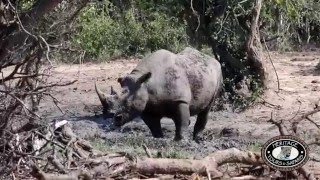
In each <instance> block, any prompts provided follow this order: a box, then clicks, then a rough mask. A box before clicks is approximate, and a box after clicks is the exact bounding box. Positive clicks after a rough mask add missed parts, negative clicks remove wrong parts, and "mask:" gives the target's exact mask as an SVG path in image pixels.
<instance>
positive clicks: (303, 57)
mask: <svg viewBox="0 0 320 180" xmlns="http://www.w3.org/2000/svg"><path fill="white" fill-rule="evenodd" d="M271 57H272V59H273V63H274V65H275V68H276V70H277V73H278V75H279V80H280V89H281V90H280V92H279V93H276V90H277V86H276V84H277V83H276V79H274V80H273V82H270V83H271V86H272V87H271V88H270V89H268V90H266V92H265V94H264V95H263V96H262V97H261V98H260V99H259V101H260V102H263V101H264V102H265V103H264V104H263V103H256V105H255V106H253V107H251V108H249V109H248V110H246V111H244V112H241V113H235V112H231V111H227V110H224V111H219V112H211V114H210V120H209V122H208V125H207V126H206V130H205V132H204V135H203V141H202V142H201V143H199V144H197V143H195V142H193V141H192V140H186V141H182V142H179V143H177V142H173V136H174V125H173V122H172V120H170V119H164V120H163V121H162V125H163V129H164V132H165V138H163V139H154V138H152V137H151V133H150V132H149V130H148V129H147V127H146V125H145V124H144V123H143V122H141V120H139V119H137V120H136V121H134V122H132V123H129V124H127V125H125V126H124V127H123V128H122V129H121V130H111V129H110V126H109V125H110V120H109V119H103V118H102V117H101V116H100V114H101V111H100V110H99V107H100V102H99V100H98V97H97V95H96V93H95V90H94V81H95V80H97V82H98V84H99V86H100V87H101V89H103V90H105V91H106V93H109V92H110V86H113V87H114V88H115V89H119V87H120V86H119V85H118V83H117V81H116V80H117V78H118V77H120V76H123V75H125V74H127V73H129V72H130V71H131V70H132V69H133V68H134V67H135V65H136V63H137V62H138V60H117V61H112V62H110V63H101V64H81V65H58V66H57V67H56V68H55V69H54V72H53V77H52V81H60V80H62V81H67V80H74V79H76V80H78V81H77V82H76V83H75V84H73V85H71V86H68V87H59V88H57V89H55V92H54V93H53V95H54V96H55V97H56V98H57V99H58V100H59V101H60V103H59V107H60V108H61V109H62V110H63V111H64V112H61V111H59V109H58V108H57V107H56V106H55V105H54V104H53V103H52V102H50V101H49V100H48V101H45V102H43V103H42V104H41V107H40V111H41V114H42V115H43V116H44V117H46V119H47V120H48V121H52V120H63V119H65V120H68V121H70V122H71V123H72V125H73V129H74V130H75V132H76V133H77V134H78V135H79V136H81V137H83V138H86V139H89V140H91V142H92V143H93V144H94V145H95V146H96V147H97V148H99V149H102V150H114V151H127V152H131V153H137V154H141V153H143V150H142V148H141V147H142V144H146V145H147V146H148V147H149V148H150V149H151V151H152V152H153V153H155V154H157V155H160V154H162V156H166V157H189V158H194V157H195V158H198V157H203V156H206V155H208V154H209V153H211V152H213V151H215V150H217V149H225V148H229V147H237V148H241V149H250V150H253V151H259V147H260V145H261V144H263V143H264V142H266V141H267V140H268V139H269V138H271V137H273V136H276V135H278V134H279V133H278V130H277V128H276V127H275V126H274V125H271V124H270V123H268V122H267V121H268V120H269V119H270V116H271V112H273V118H274V119H276V120H280V119H283V120H289V119H291V118H293V117H294V116H295V115H297V113H299V114H300V113H304V112H306V111H310V110H312V109H313V107H314V104H315V103H317V102H319V101H320V70H317V69H316V65H317V64H318V63H319V61H320V51H310V52H291V53H282V54H281V53H276V52H272V53H271ZM269 73H270V74H271V75H272V76H273V75H274V70H273V69H269ZM299 101H300V102H299ZM270 104H272V105H270ZM300 104H301V105H300ZM274 105H275V106H278V108H276V107H275V106H274ZM312 118H313V119H314V120H315V121H316V122H317V123H318V124H320V113H318V114H316V115H314V116H313V117H312ZM194 120H195V118H194V117H193V118H192V124H191V125H190V127H189V130H190V137H191V135H192V131H193V124H194ZM226 127H227V128H233V129H234V130H235V131H237V132H238V135H234V136H232V137H221V136H220V132H221V130H222V129H223V128H226ZM299 128H300V129H301V130H300V131H301V134H302V136H301V137H302V138H304V139H308V138H310V137H314V136H316V134H317V133H318V130H317V129H316V127H315V126H314V125H312V124H311V123H309V122H303V123H302V124H301V125H300V126H299ZM310 149H311V152H314V153H316V152H320V151H319V148H317V147H310ZM309 165H310V166H314V167H313V168H314V169H316V168H319V169H320V166H319V165H318V164H316V163H314V162H312V163H311V162H309Z"/></svg>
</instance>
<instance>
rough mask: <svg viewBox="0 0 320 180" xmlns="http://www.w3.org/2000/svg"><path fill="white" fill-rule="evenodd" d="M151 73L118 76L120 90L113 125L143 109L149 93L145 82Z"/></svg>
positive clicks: (128, 120) (121, 123) (133, 116)
mask: <svg viewBox="0 0 320 180" xmlns="http://www.w3.org/2000/svg"><path fill="white" fill-rule="evenodd" d="M150 77H151V73H150V72H148V73H145V74H142V75H141V74H140V75H139V76H136V75H129V76H127V77H124V78H118V82H119V83H120V85H121V88H122V91H121V94H120V96H119V101H118V103H119V104H118V105H119V106H118V109H117V111H116V114H115V116H114V125H116V126H122V125H124V124H125V123H128V122H130V121H132V120H133V119H134V118H136V117H138V116H140V115H141V113H142V112H143V110H144V109H145V107H146V105H147V102H148V99H149V95H148V90H147V87H146V86H145V83H146V82H147V81H148V79H150Z"/></svg>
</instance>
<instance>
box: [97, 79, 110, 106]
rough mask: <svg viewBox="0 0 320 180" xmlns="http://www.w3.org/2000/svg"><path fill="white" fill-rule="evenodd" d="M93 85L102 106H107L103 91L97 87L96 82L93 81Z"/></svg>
mask: <svg viewBox="0 0 320 180" xmlns="http://www.w3.org/2000/svg"><path fill="white" fill-rule="evenodd" d="M94 85H95V89H96V92H97V94H98V97H99V99H100V101H101V104H102V106H103V108H108V104H107V99H106V97H105V95H104V94H103V92H102V91H101V90H100V89H99V88H98V86H97V82H95V83H94Z"/></svg>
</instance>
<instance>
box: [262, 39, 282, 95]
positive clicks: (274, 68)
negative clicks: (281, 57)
mask: <svg viewBox="0 0 320 180" xmlns="http://www.w3.org/2000/svg"><path fill="white" fill-rule="evenodd" d="M262 38H263V41H264V42H265V38H264V36H263V37H262ZM264 46H265V47H266V50H267V53H268V56H269V60H270V62H271V65H272V67H273V70H274V72H275V74H276V77H277V82H278V92H279V91H280V80H279V76H278V72H277V70H276V67H275V66H274V64H273V61H272V59H271V55H270V52H269V49H268V46H267V43H264Z"/></svg>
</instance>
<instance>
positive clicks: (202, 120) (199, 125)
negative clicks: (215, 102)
mask: <svg viewBox="0 0 320 180" xmlns="http://www.w3.org/2000/svg"><path fill="white" fill-rule="evenodd" d="M209 111H210V108H208V109H206V110H204V111H202V112H200V113H199V114H198V117H197V121H196V124H195V125H194V130H193V140H195V141H198V140H197V139H198V134H199V133H201V132H202V131H203V130H204V128H205V127H206V124H207V122H208V114H209Z"/></svg>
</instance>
